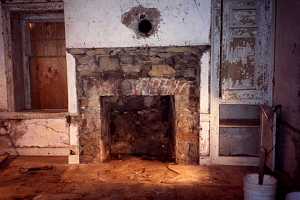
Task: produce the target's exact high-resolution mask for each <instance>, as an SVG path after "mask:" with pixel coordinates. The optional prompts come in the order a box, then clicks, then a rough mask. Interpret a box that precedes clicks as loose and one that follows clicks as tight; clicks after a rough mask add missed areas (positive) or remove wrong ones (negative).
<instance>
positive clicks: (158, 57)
mask: <svg viewBox="0 0 300 200" xmlns="http://www.w3.org/2000/svg"><path fill="white" fill-rule="evenodd" d="M206 49H207V47H206V46H194V47H151V48H148V47H145V48H110V49H69V50H68V51H69V53H71V54H72V55H73V56H74V57H75V59H76V73H77V90H78V101H79V102H78V103H79V111H80V114H81V115H80V119H79V127H80V128H79V129H80V133H79V139H80V154H81V155H80V157H81V162H93V161H95V162H97V161H104V160H106V159H107V158H108V157H109V148H108V146H107V144H108V142H107V141H109V140H110V138H109V137H110V136H109V134H108V133H106V131H102V130H103V126H104V125H103V124H102V122H103V119H101V112H102V111H103V110H104V109H105V108H103V107H101V103H100V102H101V101H100V99H101V97H105V96H159V95H161V96H174V99H175V103H174V106H175V109H174V110H175V111H174V112H175V116H176V119H175V132H176V139H175V143H176V144H175V149H176V150H175V151H176V153H175V154H176V161H177V162H178V163H186V164H198V162H199V102H200V101H199V82H200V80H199V77H200V59H201V56H202V52H204V51H205V50H206ZM101 124H102V125H101Z"/></svg>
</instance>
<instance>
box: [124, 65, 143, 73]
mask: <svg viewBox="0 0 300 200" xmlns="http://www.w3.org/2000/svg"><path fill="white" fill-rule="evenodd" d="M121 68H122V71H123V72H124V73H126V74H128V73H138V72H140V71H141V69H142V67H141V66H140V65H131V64H128V65H122V66H121Z"/></svg>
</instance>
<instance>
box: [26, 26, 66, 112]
mask: <svg viewBox="0 0 300 200" xmlns="http://www.w3.org/2000/svg"><path fill="white" fill-rule="evenodd" d="M28 26H29V30H30V43H31V56H30V76H31V102H32V109H64V108H67V106H68V105H67V104H68V91H67V64H66V57H65V56H66V54H65V34H64V23H62V22H38V23H29V24H28Z"/></svg>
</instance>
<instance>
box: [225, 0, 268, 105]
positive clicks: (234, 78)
mask: <svg viewBox="0 0 300 200" xmlns="http://www.w3.org/2000/svg"><path fill="white" fill-rule="evenodd" d="M260 2H261V1H256V0H242V1H241V0H240V1H237V0H224V2H223V14H222V15H223V20H222V28H223V29H222V47H221V48H222V49H221V54H222V57H221V72H220V75H221V96H222V99H223V100H234V101H236V102H237V103H247V102H246V101H247V100H257V101H258V102H259V101H260V100H262V86H263V82H262V80H263V74H264V70H265V69H264V68H260V67H258V64H257V60H258V59H257V51H258V46H259V45H258V40H257V37H258V31H259V27H258V25H259V23H258V21H259V16H261V15H259V14H258V12H260V11H259V9H257V8H258V7H260V6H261V3H260Z"/></svg>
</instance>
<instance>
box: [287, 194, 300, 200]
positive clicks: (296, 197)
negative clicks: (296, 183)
mask: <svg viewBox="0 0 300 200" xmlns="http://www.w3.org/2000/svg"><path fill="white" fill-rule="evenodd" d="M285 200H300V192H291V193H289V194H287V195H286V197H285Z"/></svg>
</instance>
